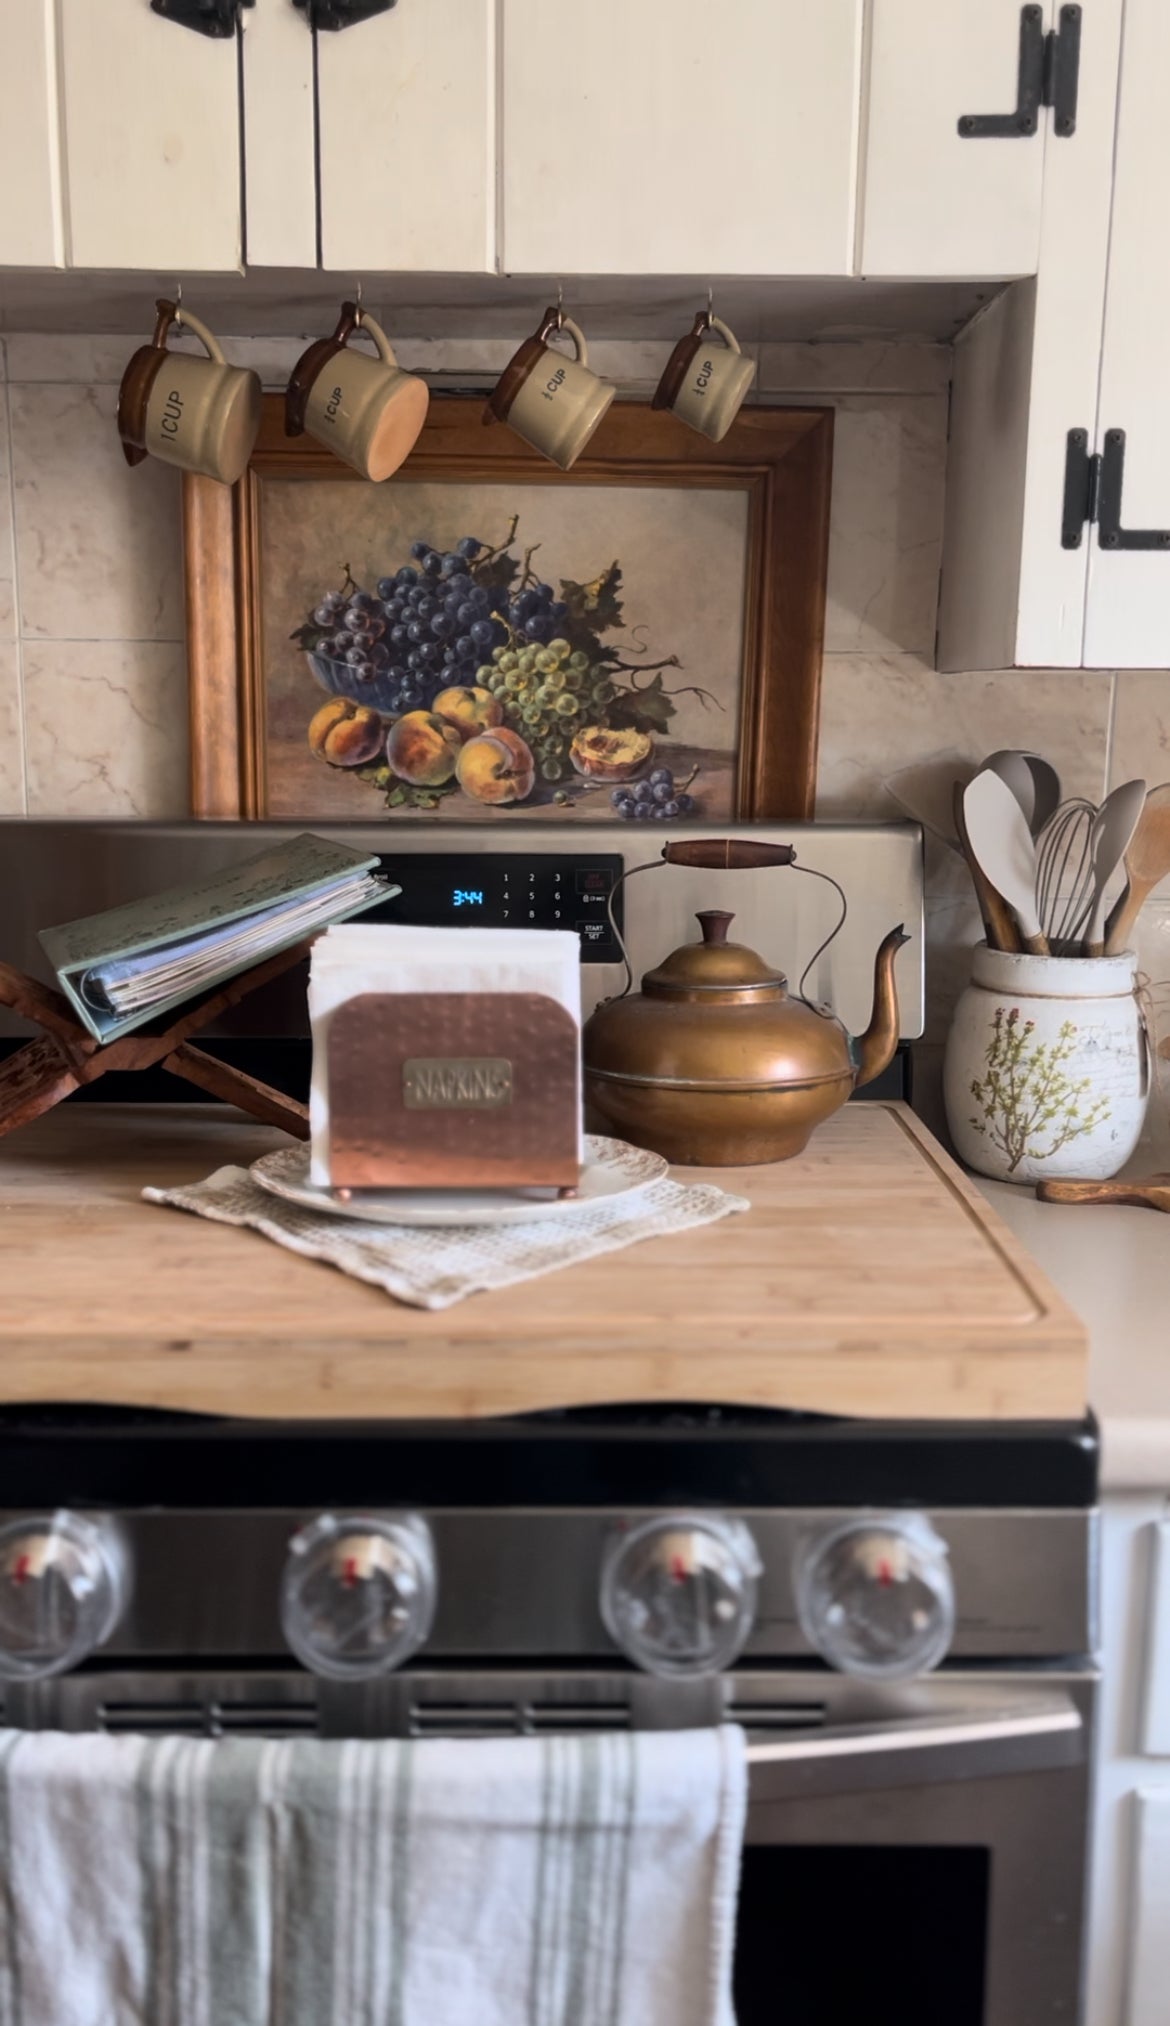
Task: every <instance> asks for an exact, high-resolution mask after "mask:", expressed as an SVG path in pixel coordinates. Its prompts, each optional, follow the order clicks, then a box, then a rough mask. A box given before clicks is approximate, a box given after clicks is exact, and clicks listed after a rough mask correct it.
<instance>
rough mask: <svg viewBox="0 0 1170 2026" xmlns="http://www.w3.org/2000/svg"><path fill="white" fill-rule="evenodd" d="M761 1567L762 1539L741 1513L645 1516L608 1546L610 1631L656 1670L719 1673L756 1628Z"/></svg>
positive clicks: (605, 1574)
mask: <svg viewBox="0 0 1170 2026" xmlns="http://www.w3.org/2000/svg"><path fill="white" fill-rule="evenodd" d="M759 1574H760V1558H759V1555H758V1554H757V1552H756V1544H755V1542H754V1540H753V1539H752V1537H751V1535H750V1533H749V1532H748V1530H747V1528H746V1527H745V1526H744V1525H743V1524H742V1522H741V1521H739V1520H731V1519H723V1518H721V1517H719V1516H718V1515H717V1514H710V1515H709V1514H705V1513H680V1514H677V1515H676V1514H669V1515H664V1516H663V1517H662V1518H661V1519H648V1520H642V1521H641V1522H640V1523H638V1524H636V1525H634V1526H631V1527H630V1528H628V1529H626V1530H623V1531H622V1532H621V1533H620V1534H618V1535H617V1536H615V1538H614V1539H613V1541H612V1542H611V1543H610V1545H609V1548H608V1550H607V1552H606V1557H605V1563H604V1566H603V1568H602V1575H601V1615H602V1617H603V1619H604V1620H605V1627H606V1631H607V1632H608V1633H609V1636H610V1638H611V1639H612V1640H613V1641H614V1642H615V1644H616V1645H618V1646H620V1647H621V1649H622V1652H623V1653H625V1654H626V1655H627V1656H628V1658H629V1659H630V1660H632V1661H634V1662H635V1664H636V1665H637V1666H638V1667H642V1668H645V1669H646V1671H647V1673H648V1674H666V1675H696V1674H718V1673H720V1672H721V1670H722V1669H723V1668H725V1667H730V1665H731V1663H732V1661H733V1660H734V1659H735V1658H736V1655H737V1654H738V1653H739V1652H740V1650H741V1649H742V1647H743V1644H744V1641H745V1640H746V1639H747V1636H748V1633H749V1632H750V1631H751V1629H752V1621H753V1619H754V1617H755V1612H756V1579H757V1577H758V1576H759Z"/></svg>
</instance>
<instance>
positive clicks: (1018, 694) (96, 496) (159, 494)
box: [0, 335, 1170, 1079]
mask: <svg viewBox="0 0 1170 2026" xmlns="http://www.w3.org/2000/svg"><path fill="white" fill-rule="evenodd" d="M133 342H134V341H133V339H130V338H110V337H93V338H88V337H79V336H50V335H46V336H13V337H9V338H8V339H6V340H5V339H0V812H3V813H27V814H29V815H34V816H50V815H51V816H79V817H80V816H91V815H107V816H108V815H119V816H151V817H157V818H166V817H177V816H181V815H183V814H184V813H185V812H186V807H187V792H186V777H187V752H186V740H187V732H186V693H185V666H184V649H183V598H182V559H181V536H180V526H179V485H178V479H177V477H176V475H175V474H174V473H172V472H169V471H167V470H165V469H164V468H163V467H161V466H159V465H156V464H153V463H150V462H147V463H146V464H143V465H141V466H139V467H138V468H137V469H135V470H133V471H132V470H131V469H130V468H129V467H128V466H127V465H126V463H125V460H124V459H123V456H122V451H121V447H120V445H119V442H118V437H117V433H116V430H115V426H114V414H115V407H116V400H117V386H118V381H119V379H120V377H121V372H122V368H123V366H124V364H125V361H126V358H127V356H128V355H129V352H130V351H131V350H132V349H133ZM301 349H302V341H301V340H300V339H297V338H289V339H285V340H280V339H251V338H245V339H238V340H235V341H234V342H233V341H231V340H226V341H225V350H226V352H227V355H228V356H229V358H232V359H234V360H237V361H238V362H239V363H240V364H249V365H253V366H255V368H256V370H257V371H258V372H259V373H260V374H261V376H262V378H263V379H264V380H265V383H266V384H268V385H279V384H281V383H282V381H283V379H284V378H285V377H286V376H287V373H288V370H289V367H290V366H291V364H292V363H293V361H294V359H295V358H296V357H297V355H298V354H299V352H300V350H301ZM666 349H667V348H666V347H665V346H663V345H658V344H650V343H644V342H637V343H617V342H610V343H606V342H604V341H603V342H600V343H598V344H596V345H595V346H593V347H591V363H595V364H596V366H597V368H598V370H599V371H600V372H602V373H603V374H605V375H606V376H607V377H609V378H611V379H613V380H614V381H616V382H617V384H618V386H619V389H620V391H621V392H622V393H625V394H627V395H638V396H641V397H643V398H647V397H648V396H649V394H650V392H651V391H652V390H653V387H654V385H655V384H656V381H657V377H658V374H659V372H660V371H661V367H662V363H663V360H664V357H665V353H666ZM510 351H511V346H510V345H509V343H508V342H507V341H505V340H500V339H484V340H481V341H474V340H466V339H461V340H458V341H451V340H441V339H434V340H427V341H418V340H416V341H413V342H411V341H407V342H405V343H403V344H402V345H401V346H400V347H399V354H400V357H401V359H402V363H403V364H404V365H406V366H408V367H412V368H414V369H415V370H419V371H424V372H427V373H429V374H431V375H433V376H434V383H435V384H436V385H438V386H441V385H442V384H443V383H444V380H446V381H447V382H448V383H456V382H457V383H458V384H461V385H464V386H466V385H468V384H469V383H471V384H475V383H478V382H479V381H481V380H482V381H483V382H484V383H485V384H486V383H487V382H488V381H489V380H490V378H491V377H492V376H493V375H494V374H496V373H498V372H499V370H500V368H501V367H502V366H503V364H504V363H505V361H506V360H507V358H508V356H509V354H510ZM758 357H759V365H760V371H759V381H758V390H757V395H758V398H759V399H761V400H766V401H795V402H800V401H806V402H816V403H829V404H831V405H832V406H833V407H834V408H835V410H836V435H835V449H834V468H833V499H832V518H831V538H830V554H829V583H828V606H827V612H826V631H825V666H824V690H823V703H822V716H821V746H820V771H819V788H818V813H819V814H821V815H824V816H833V817H850V816H856V817H877V818H883V817H884V818H893V817H896V816H899V815H903V814H906V813H907V812H909V813H912V814H915V815H919V816H921V817H922V818H923V819H924V820H925V821H926V822H927V825H928V829H929V832H930V843H929V850H928V867H927V871H928V896H929V897H928V912H929V921H928V934H929V950H928V979H929V1012H928V1030H927V1047H926V1048H925V1050H924V1051H923V1052H922V1066H923V1069H924V1071H925V1073H926V1075H927V1078H928V1079H929V1076H930V1073H931V1070H932V1068H936V1067H937V1052H938V1048H939V1045H940V1044H941V1040H942V1037H943V1035H944V1033H945V1028H946V1021H947V1018H948V1016H949V1010H950V1006H951V1004H952V1003H953V1000H954V996H955V993H956V992H957V990H958V989H959V987H960V986H961V984H962V982H963V977H964V973H965V967H966V955H965V952H966V949H967V947H968V946H969V945H970V943H971V942H973V941H974V940H975V937H976V935H977V934H978V923H977V920H976V916H975V911H974V908H973V906H972V904H971V901H970V896H969V889H968V885H967V881H966V877H965V874H964V873H963V871H962V868H961V866H960V865H959V864H958V862H957V860H956V859H955V856H954V854H953V852H952V851H951V850H950V849H949V848H948V846H947V845H946V843H945V842H944V841H943V840H944V839H945V837H946V835H947V833H948V831H949V813H948V808H947V803H948V800H949V786H950V781H951V779H952V777H953V772H954V769H955V767H956V766H961V765H963V764H966V765H968V766H969V765H970V763H971V762H973V761H974V760H976V759H978V758H980V757H981V756H982V755H983V754H984V753H986V752H987V751H989V750H991V749H992V748H994V747H996V746H1008V745H1023V746H1030V747H1038V748H1040V749H1041V750H1043V751H1044V752H1045V753H1047V754H1048V755H1049V756H1050V757H1051V758H1052V759H1053V760H1054V761H1055V762H1056V763H1057V765H1058V766H1059V768H1060V771H1061V774H1062V776H1063V779H1064V782H1065V785H1066V788H1067V789H1068V790H1069V791H1071V792H1081V793H1084V794H1087V795H1091V796H1093V797H1094V799H1099V798H1100V796H1101V795H1102V794H1103V793H1104V792H1105V789H1106V787H1107V786H1108V785H1110V783H1111V782H1115V781H1117V780H1120V779H1123V778H1125V777H1126V775H1128V774H1132V773H1144V774H1145V775H1146V776H1147V778H1148V779H1150V780H1151V781H1158V780H1163V779H1167V778H1170V672H1167V671H1160V670H1155V671H1150V672H1142V673H1136V674H1130V673H1126V674H1120V675H1114V674H1111V673H1109V672H1100V671H1077V670H1046V669H1029V670H1020V671H1008V672H999V673H995V672H992V673H984V672H979V671H973V672H970V673H964V674H957V675H939V674H938V673H936V672H935V670H934V669H933V667H932V666H931V663H932V658H933V652H934V636H935V611H936V603H937V594H938V575H939V557H940V550H941V540H942V520H943V487H944V479H945V466H946V443H947V402H948V387H949V379H950V352H949V349H948V348H947V347H946V346H944V345H934V344H890V343H886V342H869V341H865V342H849V343H840V344H764V345H762V346H760V347H759V348H758ZM1147 941H1148V943H1149V951H1148V953H1147V952H1145V951H1143V955H1146V956H1147V963H1148V964H1149V965H1151V966H1152V965H1156V964H1158V963H1161V964H1162V965H1163V971H1164V972H1165V973H1167V974H1168V975H1170V961H1167V958H1170V904H1167V905H1166V906H1165V907H1164V908H1163V909H1162V910H1161V911H1155V914H1154V916H1153V917H1152V918H1151V921H1150V923H1149V933H1148V937H1147ZM1163 953H1165V954H1163ZM1162 974H1163V973H1162V972H1160V971H1159V972H1155V975H1157V976H1161V975H1162Z"/></svg>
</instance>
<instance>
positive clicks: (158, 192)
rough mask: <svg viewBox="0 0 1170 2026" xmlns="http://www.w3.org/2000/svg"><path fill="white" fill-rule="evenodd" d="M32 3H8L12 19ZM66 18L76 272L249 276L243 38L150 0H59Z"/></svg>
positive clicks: (71, 239)
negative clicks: (198, 27) (183, 21)
mask: <svg viewBox="0 0 1170 2026" xmlns="http://www.w3.org/2000/svg"><path fill="white" fill-rule="evenodd" d="M32 4H33V0H4V8H3V12H4V13H5V15H9V14H12V13H15V12H17V11H18V10H19V9H21V8H24V7H30V8H31V7H32ZM36 11H39V0H38V5H37V7H36ZM57 16H58V24H59V34H60V77H61V86H62V108H61V111H62V119H63V124H64V144H65V163H66V177H67V194H66V225H67V258H68V261H69V265H70V266H71V267H94V268H103V267H104V268H145V269H158V270H161V271H162V272H163V273H164V274H174V275H176V276H179V275H183V274H193V273H196V272H198V271H200V270H204V271H208V272H216V271H218V272H224V273H226V272H229V271H230V270H231V269H233V268H238V267H239V266H240V265H241V262H242V257H243V242H242V217H241V210H240V195H241V164H240V100H239V76H238V52H237V44H236V41H235V38H234V37H227V38H225V39H223V40H218V39H213V38H212V37H209V36H206V35H202V34H200V33H198V32H197V31H195V30H194V29H190V28H185V27H181V26H179V25H178V24H177V23H176V22H174V21H168V20H164V19H163V17H162V16H161V15H158V14H154V13H152V12H151V10H150V8H149V6H147V4H146V0H57ZM10 90H11V87H10ZM5 117H6V118H7V111H6V114H5Z"/></svg>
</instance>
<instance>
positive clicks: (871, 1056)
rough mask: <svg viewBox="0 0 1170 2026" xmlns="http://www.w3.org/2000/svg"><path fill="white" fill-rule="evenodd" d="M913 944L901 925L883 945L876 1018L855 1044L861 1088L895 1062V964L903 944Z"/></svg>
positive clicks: (876, 974)
mask: <svg viewBox="0 0 1170 2026" xmlns="http://www.w3.org/2000/svg"><path fill="white" fill-rule="evenodd" d="M909 941H910V938H909V936H908V935H907V934H906V932H905V929H904V927H903V925H902V923H901V922H899V923H898V926H897V928H896V929H891V930H890V933H889V935H888V936H887V937H886V939H885V941H884V942H883V943H882V944H881V947H880V948H879V950H878V953H877V956H876V957H875V959H874V966H873V1014H872V1017H871V1019H870V1023H869V1026H868V1027H867V1028H866V1030H865V1033H864V1034H862V1035H859V1036H858V1039H857V1042H856V1044H855V1053H856V1056H857V1084H856V1086H855V1087H856V1088H857V1089H860V1088H861V1085H862V1084H863V1083H872V1082H873V1079H874V1077H875V1076H880V1075H881V1073H882V1071H883V1069H885V1067H886V1065H887V1064H888V1063H890V1062H892V1061H893V1058H894V1050H895V1048H896V1047H897V1045H898V988H897V986H896V985H895V983H894V960H895V958H896V957H897V954H898V951H899V950H900V949H901V947H902V945H903V943H908V942H909Z"/></svg>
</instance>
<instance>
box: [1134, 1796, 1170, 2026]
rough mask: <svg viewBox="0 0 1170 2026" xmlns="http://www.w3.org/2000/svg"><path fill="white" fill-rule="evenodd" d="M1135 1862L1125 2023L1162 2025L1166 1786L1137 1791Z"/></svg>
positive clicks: (1168, 1900) (1168, 1819)
mask: <svg viewBox="0 0 1170 2026" xmlns="http://www.w3.org/2000/svg"><path fill="white" fill-rule="evenodd" d="M1135 1799H1136V1803H1137V1865H1136V1873H1135V1877H1134V1906H1133V1943H1132V1954H1131V1956H1130V1966H1129V1969H1130V1974H1129V2004H1128V2007H1127V2010H1126V2015H1125V2016H1126V2021H1127V2026H1166V1989H1167V1985H1170V1787H1166V1788H1161V1789H1158V1788H1153V1789H1151V1791H1150V1792H1149V1793H1145V1794H1138V1795H1136V1796H1135Z"/></svg>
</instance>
